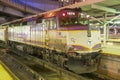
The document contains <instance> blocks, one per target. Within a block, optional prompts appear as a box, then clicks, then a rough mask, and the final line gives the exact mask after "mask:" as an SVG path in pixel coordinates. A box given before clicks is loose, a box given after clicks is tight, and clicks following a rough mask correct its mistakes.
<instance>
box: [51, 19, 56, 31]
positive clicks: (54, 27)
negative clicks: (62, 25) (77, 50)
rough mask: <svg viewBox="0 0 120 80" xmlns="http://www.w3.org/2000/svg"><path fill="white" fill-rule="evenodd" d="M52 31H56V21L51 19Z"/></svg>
mask: <svg viewBox="0 0 120 80" xmlns="http://www.w3.org/2000/svg"><path fill="white" fill-rule="evenodd" d="M50 29H52V30H54V29H56V22H55V20H54V19H50Z"/></svg>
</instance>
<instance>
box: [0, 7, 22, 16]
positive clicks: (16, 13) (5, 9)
mask: <svg viewBox="0 0 120 80" xmlns="http://www.w3.org/2000/svg"><path fill="white" fill-rule="evenodd" d="M0 11H1V12H4V13H8V14H11V15H14V16H18V17H24V14H23V13H22V12H21V11H19V10H16V9H13V8H10V7H6V6H3V5H0Z"/></svg>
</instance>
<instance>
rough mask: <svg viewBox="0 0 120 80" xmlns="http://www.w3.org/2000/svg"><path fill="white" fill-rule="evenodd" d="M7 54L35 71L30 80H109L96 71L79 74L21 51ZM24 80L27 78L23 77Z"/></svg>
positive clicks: (29, 70)
mask: <svg viewBox="0 0 120 80" xmlns="http://www.w3.org/2000/svg"><path fill="white" fill-rule="evenodd" d="M15 53H16V54H15ZM5 55H7V57H8V56H10V57H11V58H12V61H14V60H15V63H17V62H18V63H19V64H20V65H24V66H22V67H25V69H26V70H28V72H30V73H33V77H32V78H33V79H29V80H109V79H106V78H105V77H104V78H103V76H102V78H100V77H101V76H98V75H96V74H94V73H89V74H82V75H78V74H75V73H73V72H71V71H68V70H65V69H62V68H59V67H58V66H56V65H53V64H51V63H49V62H46V61H43V60H41V59H38V58H36V57H34V56H31V55H25V54H24V53H22V52H20V51H12V52H8V54H5ZM5 55H4V56H5ZM7 57H3V61H5V60H6V59H5V60H4V58H7ZM10 57H9V58H10ZM8 60H9V59H8ZM7 64H8V63H7ZM9 66H10V65H9ZM19 68H20V67H19ZM18 71H19V70H18ZM20 74H23V73H20ZM18 76H19V75H18ZM23 76H24V75H23ZM20 77H22V76H20ZM22 80H27V79H25V78H23V79H22Z"/></svg>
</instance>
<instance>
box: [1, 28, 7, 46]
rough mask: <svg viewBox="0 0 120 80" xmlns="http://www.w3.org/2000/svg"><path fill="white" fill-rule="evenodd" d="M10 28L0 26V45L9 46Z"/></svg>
mask: <svg viewBox="0 0 120 80" xmlns="http://www.w3.org/2000/svg"><path fill="white" fill-rule="evenodd" d="M7 30H8V28H7V27H5V26H4V27H3V28H0V46H1V47H6V46H7V44H6V43H7V40H8V32H7Z"/></svg>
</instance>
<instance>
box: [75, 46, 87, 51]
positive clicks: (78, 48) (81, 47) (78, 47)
mask: <svg viewBox="0 0 120 80" xmlns="http://www.w3.org/2000/svg"><path fill="white" fill-rule="evenodd" d="M73 47H74V48H75V49H76V50H82V51H84V50H89V49H88V48H86V47H83V46H78V45H73Z"/></svg>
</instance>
